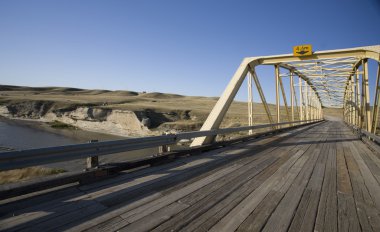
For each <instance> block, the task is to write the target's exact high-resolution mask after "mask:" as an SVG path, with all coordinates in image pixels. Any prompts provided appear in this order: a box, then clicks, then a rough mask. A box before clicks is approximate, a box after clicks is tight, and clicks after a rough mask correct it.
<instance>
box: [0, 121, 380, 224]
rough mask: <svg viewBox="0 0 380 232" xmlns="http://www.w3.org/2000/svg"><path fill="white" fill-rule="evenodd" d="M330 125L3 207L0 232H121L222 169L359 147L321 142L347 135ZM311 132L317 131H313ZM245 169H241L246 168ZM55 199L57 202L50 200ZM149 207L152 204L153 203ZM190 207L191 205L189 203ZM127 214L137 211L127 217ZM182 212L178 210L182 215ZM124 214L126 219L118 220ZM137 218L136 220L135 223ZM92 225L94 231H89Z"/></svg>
mask: <svg viewBox="0 0 380 232" xmlns="http://www.w3.org/2000/svg"><path fill="white" fill-rule="evenodd" d="M326 124H327V125H326ZM328 126H330V124H329V123H327V122H324V123H319V124H317V125H312V126H309V127H307V128H301V129H299V130H298V131H296V132H295V133H291V134H288V135H286V136H283V137H279V138H275V137H273V138H264V139H256V140H252V141H248V142H244V143H240V144H236V145H233V146H231V147H226V148H222V149H218V150H214V151H210V152H207V153H205V154H204V155H199V156H191V157H187V158H181V159H179V160H176V161H174V162H172V163H168V164H165V165H160V166H155V167H150V168H147V169H143V170H139V171H136V172H134V173H129V174H123V175H119V176H116V177H114V178H112V179H108V180H105V181H101V182H98V183H94V184H89V185H84V186H79V187H70V188H67V189H63V190H59V191H56V192H53V193H46V194H43V195H40V196H35V197H31V198H28V199H24V200H19V201H14V202H10V203H5V204H2V205H1V206H0V213H1V214H3V216H2V217H1V218H0V229H5V230H29V231H30V230H35V231H37V230H41V229H42V230H44V231H47V230H49V229H51V230H62V229H70V228H71V229H73V230H82V229H90V230H94V229H99V230H104V231H108V230H115V229H119V228H123V227H124V226H128V225H130V224H131V223H133V222H134V221H133V220H134V219H133V215H138V214H142V213H143V211H144V210H143V209H142V210H141V211H136V209H139V207H144V205H145V204H146V205H149V204H151V206H150V207H149V208H146V209H145V210H147V211H149V210H151V208H152V207H153V208H154V207H155V206H156V205H159V204H160V199H166V198H165V196H168V195H170V194H175V193H177V192H183V191H184V189H186V188H188V187H189V186H193V185H196V184H198V183H203V182H202V181H205V180H209V179H210V178H211V177H210V176H213V175H215V173H219V172H227V171H226V170H229V168H232V169H233V168H234V165H242V164H244V165H247V164H245V163H248V164H251V163H255V162H259V161H260V162H259V163H258V164H262V162H264V163H265V162H268V164H267V163H265V164H266V165H267V166H268V165H269V166H268V168H269V167H272V169H274V168H276V167H277V168H279V167H280V166H273V165H274V164H275V163H276V162H279V160H281V159H284V162H285V161H286V159H288V158H286V159H285V158H284V157H285V156H288V157H290V158H291V157H292V156H293V155H295V154H297V149H295V147H301V148H302V147H305V146H308V147H310V146H311V145H314V146H316V145H319V146H321V145H323V146H325V145H326V144H335V143H343V142H353V141H355V142H358V140H357V139H356V138H352V134H351V138H340V139H334V138H331V139H330V138H326V139H323V138H325V136H328V135H329V134H341V135H343V134H346V135H349V133H347V130H344V129H343V130H331V131H330V132H329V133H326V132H327V131H326V130H325V129H324V128H326V127H328ZM313 130H314V131H316V132H313ZM318 132H319V133H318ZM302 134H307V136H302V139H303V140H305V141H299V142H296V141H295V142H289V140H292V139H293V140H294V139H296V140H297V139H298V138H297V136H300V135H302ZM313 134H314V136H313ZM321 134H322V135H321ZM343 137H345V136H343ZM321 138H322V139H321ZM326 146H328V145H326ZM291 148H292V149H293V152H292V153H289V151H292V150H291ZM278 149H282V150H278ZM272 151H277V152H272ZM280 151H281V152H282V153H281V152H280ZM284 151H288V153H284ZM298 151H299V150H298ZM275 153H279V154H275ZM267 157H268V158H267ZM261 160H262V162H261ZM258 164H257V165H258ZM244 165H243V166H242V167H245V166H244ZM259 168H260V166H253V169H249V170H256V169H259ZM233 170H235V171H231V173H232V174H233V173H234V172H236V171H238V170H240V169H233ZM247 170H248V169H247ZM263 170H264V171H263V172H264V173H265V172H266V171H267V170H266V169H263ZM379 170H380V169H379ZM273 171H275V170H273ZM228 173H229V172H228ZM229 175H230V174H229ZM254 176H255V175H254ZM254 176H252V178H254ZM269 176H270V175H269ZM217 180H218V181H219V179H218V178H217V179H215V181H217ZM212 183H213V182H212V181H211V182H207V183H205V185H204V186H202V185H200V184H198V185H200V186H198V187H197V188H199V189H203V188H211V189H212V188H215V189H214V190H213V191H217V190H218V188H217V187H220V186H216V187H215V186H214V187H213V186H212ZM242 184H243V183H242ZM238 187H239V186H238ZM236 188H237V187H236ZM239 188H240V187H239ZM197 191H198V190H197ZM202 191H203V192H204V191H206V190H202ZM202 191H201V192H202ZM211 193H212V191H211V192H210V194H211ZM66 194H67V195H66ZM54 196H56V197H55V198H54ZM197 197H198V198H199V199H202V198H201V197H200V196H198V195H196V196H194V197H193V198H194V199H195V198H197ZM181 199H182V198H181ZM187 200H188V201H190V203H191V202H192V201H191V200H189V199H187ZM162 201H164V200H162ZM152 202H155V203H156V204H152ZM174 203H175V202H173V203H171V204H170V207H175V208H176V207H177V208H178V207H184V208H186V207H189V206H190V205H191V204H190V203H189V202H187V204H182V203H181V202H177V203H176V204H174ZM173 204H174V205H173ZM193 204H195V203H194V202H193ZM162 207H163V206H162ZM177 208H176V209H177ZM158 209H159V208H158ZM158 209H157V210H158ZM131 210H132V211H133V210H135V211H136V212H135V213H134V214H132V213H131V215H128V212H130V211H131ZM173 210H174V209H173ZM183 210H184V209H183ZM151 211H152V210H151ZM155 212H156V210H153V211H152V213H155ZM180 212H182V211H181V210H180ZM126 213H127V214H126ZM123 214H126V215H124V216H120V215H123ZM164 216H165V215H164ZM169 218H170V217H169ZM140 219H141V218H139V219H138V220H137V219H136V220H137V221H139V220H140ZM157 220H158V219H157ZM166 220H168V219H166ZM164 221H165V220H164ZM147 224H149V223H147ZM92 226H95V227H96V228H92Z"/></svg>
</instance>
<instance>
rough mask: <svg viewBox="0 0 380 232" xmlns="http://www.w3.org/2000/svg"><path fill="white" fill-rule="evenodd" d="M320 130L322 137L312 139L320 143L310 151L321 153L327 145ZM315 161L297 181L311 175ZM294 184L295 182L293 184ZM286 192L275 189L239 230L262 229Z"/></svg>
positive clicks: (323, 129)
mask: <svg viewBox="0 0 380 232" xmlns="http://www.w3.org/2000/svg"><path fill="white" fill-rule="evenodd" d="M319 130H322V132H324V131H325V130H326V128H320V129H319ZM319 130H318V132H319V135H322V136H321V138H319V139H315V140H313V141H312V142H314V141H316V142H318V141H319V144H318V143H316V144H314V145H313V146H311V147H310V148H309V149H308V152H309V153H310V152H317V153H318V155H319V153H320V149H323V146H324V145H325V144H323V143H322V141H323V140H325V138H324V134H323V133H321V132H320V131H319ZM318 160H320V158H318ZM314 163H315V161H314V160H312V162H311V163H310V162H309V164H310V165H311V166H307V165H305V167H303V170H302V172H303V173H304V174H301V173H300V174H299V175H298V176H297V179H296V180H295V182H300V181H301V179H302V178H304V177H306V176H309V174H308V173H307V172H308V170H307V169H309V171H310V172H311V171H312V170H313V166H314ZM305 168H307V169H305ZM305 171H306V173H305ZM305 175H306V176H305ZM314 175H315V174H314ZM300 178H301V179H300ZM307 180H308V178H306V181H307ZM292 186H294V183H293V184H292ZM297 188H298V187H297ZM289 191H291V190H289ZM284 194H285V192H284V191H273V192H272V194H270V195H268V196H267V197H266V199H264V200H263V202H261V203H260V205H259V206H258V207H257V208H256V209H255V211H253V213H252V214H251V215H250V216H249V217H248V218H247V219H246V220H245V221H244V223H243V224H242V225H240V227H239V230H241V231H260V230H262V228H263V226H264V225H265V224H266V223H267V220H268V218H269V217H270V216H271V213H272V212H273V211H274V209H276V207H277V205H278V204H279V202H280V201H281V199H282V198H283V196H284ZM286 194H287V195H288V193H286ZM293 194H294V193H293ZM290 197H291V198H293V196H290ZM276 210H277V209H276ZM281 214H282V213H281ZM272 218H273V215H272ZM276 221H277V220H276ZM285 228H286V227H285Z"/></svg>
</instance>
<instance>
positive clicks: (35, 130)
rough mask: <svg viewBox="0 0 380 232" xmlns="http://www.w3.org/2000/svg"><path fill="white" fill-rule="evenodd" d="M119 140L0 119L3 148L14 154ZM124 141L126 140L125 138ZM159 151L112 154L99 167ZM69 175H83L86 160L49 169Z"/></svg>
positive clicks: (35, 123)
mask: <svg viewBox="0 0 380 232" xmlns="http://www.w3.org/2000/svg"><path fill="white" fill-rule="evenodd" d="M93 139H96V140H99V141H107V140H116V139H123V137H119V136H114V135H107V134H101V133H94V132H88V131H83V130H73V129H54V128H51V127H49V126H48V125H47V124H46V123H42V122H36V121H25V120H9V119H5V118H0V147H5V148H11V149H14V150H24V149H31V148H41V147H52V146H61V145H68V144H79V143H86V142H88V141H89V140H93ZM124 139H125V138H124ZM157 152H158V148H151V149H144V150H139V151H132V152H124V153H117V154H111V155H107V156H102V157H100V163H109V162H122V161H127V160H133V159H138V158H143V157H147V156H151V155H153V154H156V153H157ZM46 166H48V167H53V168H62V169H65V170H66V171H80V170H83V169H84V168H85V159H82V160H73V161H68V162H60V163H54V164H49V165H46Z"/></svg>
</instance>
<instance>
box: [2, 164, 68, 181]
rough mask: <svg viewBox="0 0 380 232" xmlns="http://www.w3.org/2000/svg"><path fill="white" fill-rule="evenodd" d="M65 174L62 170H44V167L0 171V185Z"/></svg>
mask: <svg viewBox="0 0 380 232" xmlns="http://www.w3.org/2000/svg"><path fill="white" fill-rule="evenodd" d="M62 172H65V171H64V170H62V169H54V168H46V167H29V168H22V169H14V170H9V171H0V184H9V183H14V182H18V181H21V180H27V179H31V178H35V177H40V176H48V175H54V174H58V173H62Z"/></svg>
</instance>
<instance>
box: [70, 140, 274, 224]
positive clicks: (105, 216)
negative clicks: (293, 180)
mask: <svg viewBox="0 0 380 232" xmlns="http://www.w3.org/2000/svg"><path fill="white" fill-rule="evenodd" d="M267 142H268V141H266V142H265V141H264V142H263V141H257V142H249V143H247V144H249V146H251V147H252V146H253V145H254V147H255V148H257V144H259V145H261V144H263V143H264V144H265V143H267ZM262 148H263V151H265V152H264V153H263V155H265V153H266V152H268V151H267V150H268V149H264V148H265V147H262ZM228 153H230V152H228ZM257 157H259V154H257V155H255V156H254V157H252V156H250V157H248V158H249V159H250V160H251V161H252V160H255V159H257ZM241 160H244V158H243V159H240V160H239V162H241ZM207 175H209V174H208V173H205V174H203V175H201V176H204V177H206V176H207ZM193 179H198V177H197V178H193ZM184 182H189V181H184ZM192 182H194V181H193V180H191V181H190V182H189V183H192ZM179 188H181V186H180V187H177V186H176V187H174V189H179ZM169 189H173V187H172V188H169ZM165 191H166V190H165ZM165 191H163V192H162V194H164V193H165ZM162 194H161V193H160V196H162ZM155 199H156V198H155ZM145 203H147V202H145ZM130 209H131V208H130V207H128V206H126V207H121V208H119V207H117V209H115V210H113V209H110V210H107V212H102V213H101V214H100V215H94V216H93V218H92V219H89V222H83V223H80V224H79V225H75V226H74V227H73V229H74V230H75V229H77V230H84V229H86V228H90V227H91V226H95V225H98V224H102V226H103V227H104V228H108V227H107V224H108V223H107V222H106V220H110V223H112V221H113V220H114V219H112V218H113V217H117V216H118V215H119V214H121V213H123V212H126V211H127V210H130ZM103 224H104V225H103ZM108 226H110V225H108ZM97 227H98V226H97ZM97 227H96V228H92V230H94V229H97ZM111 228H113V227H112V226H111Z"/></svg>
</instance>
